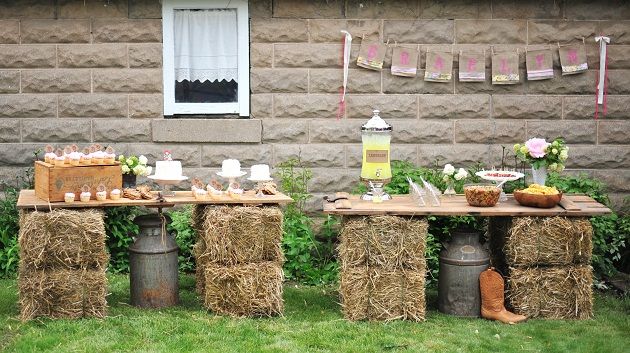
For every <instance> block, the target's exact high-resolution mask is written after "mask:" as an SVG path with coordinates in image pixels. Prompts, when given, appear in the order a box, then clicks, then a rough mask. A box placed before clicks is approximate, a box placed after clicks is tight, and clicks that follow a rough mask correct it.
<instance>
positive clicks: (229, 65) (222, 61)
mask: <svg viewBox="0 0 630 353" xmlns="http://www.w3.org/2000/svg"><path fill="white" fill-rule="evenodd" d="M173 20H174V31H173V32H174V33H173V34H174V42H175V43H174V47H175V48H174V49H175V53H174V54H175V55H174V57H175V63H174V66H175V80H176V81H177V82H182V81H184V80H188V81H191V82H192V81H196V80H199V81H201V82H204V81H210V82H214V81H221V80H226V81H231V80H234V81H235V82H238V46H237V45H238V40H237V28H238V27H237V21H236V11H235V10H234V9H225V10H223V9H211V10H175V14H174V18H173Z"/></svg>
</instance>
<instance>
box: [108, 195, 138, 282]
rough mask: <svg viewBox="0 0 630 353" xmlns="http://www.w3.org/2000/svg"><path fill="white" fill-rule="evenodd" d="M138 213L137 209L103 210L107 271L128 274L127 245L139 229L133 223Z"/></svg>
mask: <svg viewBox="0 0 630 353" xmlns="http://www.w3.org/2000/svg"><path fill="white" fill-rule="evenodd" d="M139 213H140V209H139V208H138V207H109V208H106V209H105V232H106V234H107V248H108V249H109V254H110V260H109V271H110V272H113V273H120V272H123V273H126V272H129V245H131V244H132V243H133V237H135V236H137V235H138V231H139V228H138V226H137V225H136V224H135V223H133V220H134V218H136V216H137V215H138V214H139Z"/></svg>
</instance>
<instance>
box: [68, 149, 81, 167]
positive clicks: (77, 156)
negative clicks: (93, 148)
mask: <svg viewBox="0 0 630 353" xmlns="http://www.w3.org/2000/svg"><path fill="white" fill-rule="evenodd" d="M68 158H70V165H72V166H75V167H76V166H78V165H79V164H80V163H81V153H79V152H70V154H69V155H68Z"/></svg>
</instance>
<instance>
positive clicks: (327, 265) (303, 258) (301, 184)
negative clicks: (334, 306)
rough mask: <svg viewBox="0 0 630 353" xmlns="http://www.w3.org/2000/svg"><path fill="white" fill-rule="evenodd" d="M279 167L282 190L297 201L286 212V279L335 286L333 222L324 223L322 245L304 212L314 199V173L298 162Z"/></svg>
mask: <svg viewBox="0 0 630 353" xmlns="http://www.w3.org/2000/svg"><path fill="white" fill-rule="evenodd" d="M278 167H279V174H280V187H281V189H282V190H283V191H284V192H285V193H286V194H287V195H289V196H290V197H291V198H293V200H294V201H293V202H292V203H290V204H289V205H288V206H287V207H286V209H285V211H284V224H283V229H284V236H283V239H282V247H283V250H284V255H285V257H286V262H285V264H284V273H285V277H286V278H287V279H289V280H293V281H298V282H301V283H305V284H320V283H328V282H332V281H334V280H335V279H336V278H337V264H336V263H335V261H334V260H333V254H334V245H333V238H334V232H333V231H332V227H333V225H334V221H333V220H332V219H331V218H328V219H327V220H326V222H325V223H324V224H325V226H324V227H323V229H324V231H323V232H322V237H323V239H322V240H323V241H322V240H320V239H317V238H316V237H315V234H314V232H313V220H312V219H311V218H310V217H308V216H307V215H306V213H305V212H304V205H305V203H306V201H308V200H309V199H310V198H311V195H310V194H309V193H308V188H307V185H308V182H309V180H310V179H311V178H312V173H311V171H310V170H309V169H308V168H305V167H304V166H303V165H302V163H301V161H300V160H299V159H290V160H288V161H286V162H283V163H281V164H280V165H279V166H278Z"/></svg>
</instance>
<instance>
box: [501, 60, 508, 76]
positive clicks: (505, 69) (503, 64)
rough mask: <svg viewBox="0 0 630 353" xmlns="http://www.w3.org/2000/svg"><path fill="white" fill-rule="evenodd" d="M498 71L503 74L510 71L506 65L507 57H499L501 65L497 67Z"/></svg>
mask: <svg viewBox="0 0 630 353" xmlns="http://www.w3.org/2000/svg"><path fill="white" fill-rule="evenodd" d="M499 72H500V73H502V74H504V75H507V74H509V73H510V68H509V67H508V64H507V59H501V66H500V67H499Z"/></svg>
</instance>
